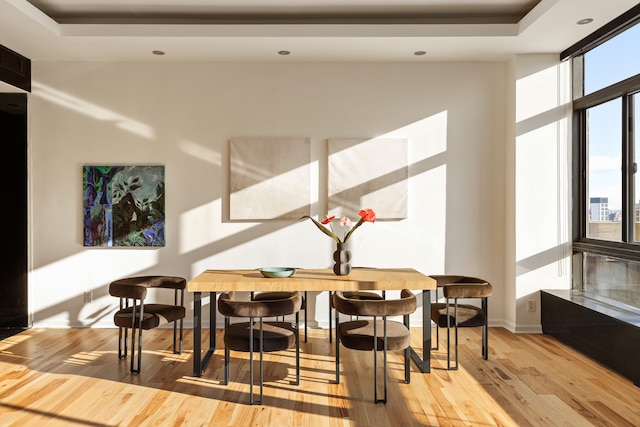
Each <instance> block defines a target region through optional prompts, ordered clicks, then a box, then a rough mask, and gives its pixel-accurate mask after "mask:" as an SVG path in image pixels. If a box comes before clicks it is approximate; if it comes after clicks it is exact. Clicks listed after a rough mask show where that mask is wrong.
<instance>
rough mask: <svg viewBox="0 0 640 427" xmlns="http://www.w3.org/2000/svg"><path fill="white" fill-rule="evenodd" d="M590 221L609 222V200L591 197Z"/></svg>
mask: <svg viewBox="0 0 640 427" xmlns="http://www.w3.org/2000/svg"><path fill="white" fill-rule="evenodd" d="M589 219H590V220H591V221H609V220H610V219H609V198H608V197H591V198H590V199H589Z"/></svg>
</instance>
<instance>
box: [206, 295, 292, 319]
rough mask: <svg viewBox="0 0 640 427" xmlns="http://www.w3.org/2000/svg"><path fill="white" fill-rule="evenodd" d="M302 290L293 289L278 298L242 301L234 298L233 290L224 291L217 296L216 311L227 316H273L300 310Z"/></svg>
mask: <svg viewBox="0 0 640 427" xmlns="http://www.w3.org/2000/svg"><path fill="white" fill-rule="evenodd" d="M301 308H302V292H299V291H295V292H292V293H291V295H289V296H287V297H285V298H280V299H265V300H258V301H255V300H254V301H242V300H237V299H234V292H224V293H222V294H220V297H219V298H218V311H219V312H220V314H222V315H223V316H229V317H275V316H286V315H288V314H294V313H297V312H298V311H300V309H301Z"/></svg>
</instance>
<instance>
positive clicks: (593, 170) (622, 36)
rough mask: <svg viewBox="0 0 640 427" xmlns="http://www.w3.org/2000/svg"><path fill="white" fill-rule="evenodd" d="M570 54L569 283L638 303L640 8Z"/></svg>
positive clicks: (623, 300) (639, 305) (617, 299)
mask: <svg viewBox="0 0 640 427" xmlns="http://www.w3.org/2000/svg"><path fill="white" fill-rule="evenodd" d="M637 9H638V8H634V9H632V10H631V11H630V13H628V14H626V15H625V16H623V17H621V18H620V19H618V20H617V21H614V22H612V23H610V24H609V25H608V26H605V27H603V29H601V30H599V31H598V32H597V33H595V34H594V35H593V36H592V37H590V38H588V39H586V42H585V43H584V44H583V45H582V46H579V47H577V48H575V49H574V52H572V53H571V54H570V55H569V56H570V57H571V58H572V61H573V70H574V85H573V86H574V101H573V109H574V163H573V167H574V174H573V177H574V193H573V195H574V217H573V218H574V232H573V234H574V258H573V259H574V267H575V268H574V272H575V273H576V274H574V287H575V288H579V289H582V290H584V291H586V292H590V293H592V294H594V295H597V296H600V297H604V298H608V299H610V300H611V301H612V302H616V303H624V304H629V305H632V306H635V307H640V171H638V163H640V161H638V160H639V158H640V146H639V138H638V136H637V132H636V131H635V129H636V127H637V125H638V124H640V116H639V113H638V112H639V111H640V105H638V102H639V101H640V55H638V54H637V46H639V45H640V24H639V22H640V11H638V10H637Z"/></svg>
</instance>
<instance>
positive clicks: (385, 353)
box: [373, 317, 387, 404]
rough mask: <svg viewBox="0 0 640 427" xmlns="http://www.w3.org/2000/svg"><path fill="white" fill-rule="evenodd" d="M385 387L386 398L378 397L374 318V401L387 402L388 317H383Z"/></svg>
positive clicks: (376, 340)
mask: <svg viewBox="0 0 640 427" xmlns="http://www.w3.org/2000/svg"><path fill="white" fill-rule="evenodd" d="M383 325H384V326H383V330H384V332H383V339H382V342H383V344H382V353H383V364H382V367H383V373H382V376H383V380H382V382H383V389H384V398H383V399H378V331H377V322H376V318H375V317H374V318H373V401H374V403H384V404H386V403H387V318H386V317H383Z"/></svg>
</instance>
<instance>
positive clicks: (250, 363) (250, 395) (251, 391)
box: [249, 318, 264, 405]
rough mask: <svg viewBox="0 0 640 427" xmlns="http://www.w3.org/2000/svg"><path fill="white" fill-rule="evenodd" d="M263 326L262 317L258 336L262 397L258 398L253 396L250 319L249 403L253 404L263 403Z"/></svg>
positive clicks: (251, 328)
mask: <svg viewBox="0 0 640 427" xmlns="http://www.w3.org/2000/svg"><path fill="white" fill-rule="evenodd" d="M263 338H264V336H263V328H262V318H260V332H259V338H258V343H259V344H258V347H259V349H258V350H259V352H260V361H259V377H260V399H258V400H256V399H254V398H253V350H254V349H253V318H250V319H249V403H250V404H251V405H262V397H263V393H262V382H263V379H264V378H263V370H262V355H263V349H264V346H263Z"/></svg>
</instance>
